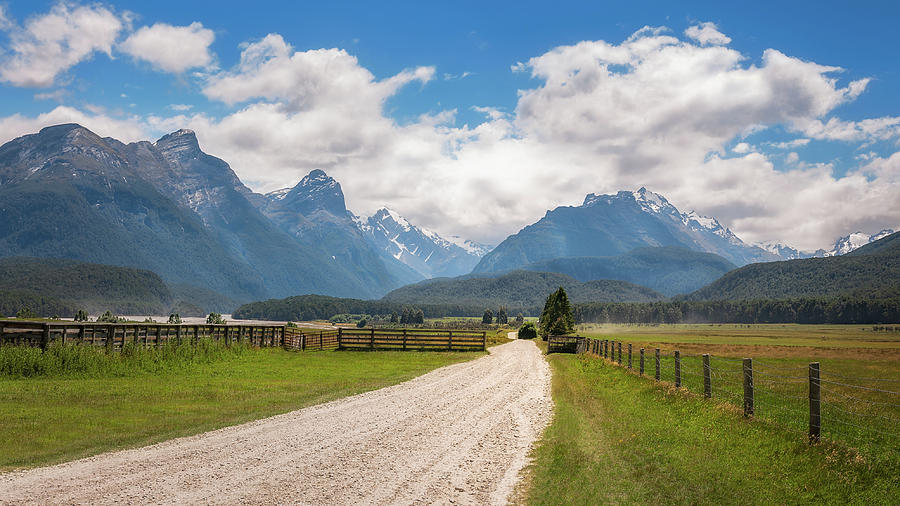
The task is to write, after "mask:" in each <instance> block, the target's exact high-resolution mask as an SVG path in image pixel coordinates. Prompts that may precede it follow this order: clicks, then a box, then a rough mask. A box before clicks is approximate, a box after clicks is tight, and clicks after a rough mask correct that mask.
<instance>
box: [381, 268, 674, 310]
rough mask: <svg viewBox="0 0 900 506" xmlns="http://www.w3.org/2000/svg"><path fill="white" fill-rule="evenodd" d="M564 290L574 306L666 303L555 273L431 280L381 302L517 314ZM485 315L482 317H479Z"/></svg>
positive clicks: (630, 288)
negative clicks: (493, 309) (494, 309)
mask: <svg viewBox="0 0 900 506" xmlns="http://www.w3.org/2000/svg"><path fill="white" fill-rule="evenodd" d="M559 287H563V288H565V289H566V292H567V293H568V294H569V298H570V299H571V300H572V301H574V302H589V301H605V302H652V301H655V300H664V299H665V297H664V296H663V295H662V294H660V293H659V292H656V291H653V290H651V289H649V288H647V287H643V286H638V285H635V284H632V283H629V282H627V281H615V280H595V281H588V282H586V283H581V282H579V281H577V280H576V279H574V278H572V277H571V276H567V275H565V274H557V273H552V272H532V271H512V272H510V273H507V274H503V275H500V276H490V277H486V276H484V275H481V276H478V277H475V276H462V277H459V278H449V279H448V278H441V279H431V280H428V281H423V282H421V283H416V284H414V285H407V286H404V287H402V288H398V289H396V290H394V291H392V292H390V293H388V294H387V295H385V296H384V297H383V298H382V299H381V300H383V301H386V302H394V303H404V304H437V305H447V304H460V305H464V306H475V307H477V306H480V307H481V309H482V311H483V310H484V308H486V307H497V306H501V305H505V306H508V307H510V308H511V309H513V308H514V309H515V310H517V311H518V310H522V309H523V308H533V307H543V305H544V301H545V299H546V298H547V294H549V293H550V292H553V291H555V290H556V289H557V288H559ZM479 314H481V313H479Z"/></svg>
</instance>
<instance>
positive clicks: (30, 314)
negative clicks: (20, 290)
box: [16, 306, 38, 320]
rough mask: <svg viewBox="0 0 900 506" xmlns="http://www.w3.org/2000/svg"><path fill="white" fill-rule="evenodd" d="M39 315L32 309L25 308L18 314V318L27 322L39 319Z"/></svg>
mask: <svg viewBox="0 0 900 506" xmlns="http://www.w3.org/2000/svg"><path fill="white" fill-rule="evenodd" d="M37 317H38V314H37V313H35V312H34V311H32V310H31V308H30V307H27V306H26V307H23V308H22V309H20V310H18V311H17V312H16V318H18V319H20V320H27V319H31V318H37Z"/></svg>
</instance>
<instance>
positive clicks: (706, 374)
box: [703, 353, 712, 399]
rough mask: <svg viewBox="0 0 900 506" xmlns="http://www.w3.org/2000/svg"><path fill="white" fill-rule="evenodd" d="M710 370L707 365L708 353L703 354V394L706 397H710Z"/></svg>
mask: <svg viewBox="0 0 900 506" xmlns="http://www.w3.org/2000/svg"><path fill="white" fill-rule="evenodd" d="M711 373H712V370H711V368H710V367H709V353H704V354H703V395H705V396H706V398H707V399H709V398H710V397H712V380H711V378H710V376H712V374H711Z"/></svg>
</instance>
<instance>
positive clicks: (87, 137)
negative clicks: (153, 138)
mask: <svg viewBox="0 0 900 506" xmlns="http://www.w3.org/2000/svg"><path fill="white" fill-rule="evenodd" d="M313 197H316V196H313ZM312 200H313V201H315V200H316V198H313V199H312ZM265 201H266V198H265V197H263V196H261V195H256V194H254V193H252V192H251V191H250V190H249V189H248V188H247V187H246V186H244V185H243V183H241V181H240V180H239V179H238V177H237V176H236V175H235V174H234V172H233V171H232V170H231V168H230V167H229V166H228V164H227V163H225V162H224V161H222V160H220V159H218V158H216V157H213V156H210V155H208V154H206V153H204V152H203V151H202V150H201V149H200V146H199V143H198V141H197V138H196V136H195V135H194V133H193V132H191V131H188V130H180V131H178V132H174V133H172V134H169V135H166V136H164V137H163V138H161V139H159V140H158V141H157V142H155V143H151V142H146V141H144V142H137V143H132V144H127V145H126V144H123V143H121V142H119V141H117V140H115V139H112V138H106V139H102V138H100V137H98V136H97V135H95V134H94V133H92V132H90V131H89V130H87V129H85V128H83V127H80V126H78V125H74V124H68V125H58V126H54V127H49V128H45V129H43V130H41V131H40V132H39V133H37V134H33V135H26V136H23V137H20V138H18V139H15V140H13V141H10V142H9V143H7V144H5V145H3V146H0V257H2V256H14V255H25V256H39V257H58V258H71V259H76V260H83V261H89V262H96V263H103V264H111V265H121V266H131V267H137V268H143V269H149V270H152V271H153V272H156V273H158V274H159V275H160V276H162V278H163V279H165V280H166V281H167V282H169V283H172V284H173V285H174V284H177V285H191V286H193V287H202V288H204V289H209V290H213V291H214V292H218V293H221V294H224V295H227V296H229V297H231V298H233V299H236V300H242V301H244V300H254V299H260V298H265V297H271V296H286V295H294V294H297V293H323V294H329V295H338V296H357V297H376V296H380V295H382V294H384V293H385V292H387V291H388V290H389V289H391V288H394V287H396V286H400V285H402V284H403V283H406V282H410V281H415V280H418V279H421V278H419V277H418V276H416V275H415V274H414V273H411V272H409V271H408V270H404V269H406V268H405V266H402V265H399V266H397V267H396V270H397V273H385V272H384V271H385V268H384V267H383V266H382V264H381V262H380V261H379V259H378V256H377V254H375V253H373V252H372V251H371V249H372V248H371V247H369V246H367V243H366V240H365V239H364V238H363V237H362V234H361V233H359V232H358V231H356V227H355V224H353V222H352V219H351V218H350V217H348V216H345V217H344V218H343V221H344V223H343V225H344V226H346V228H347V230H350V231H351V232H352V233H355V234H356V236H357V237H355V239H353V240H354V241H355V243H356V244H358V245H361V248H362V249H363V250H365V251H368V254H367V255H359V256H358V257H353V258H351V259H350V260H348V261H347V262H340V261H337V258H338V257H339V256H340V249H339V247H340V246H341V243H342V241H341V240H335V241H331V242H328V241H325V240H322V239H323V238H324V237H325V236H327V235H328V233H330V232H327V230H328V226H329V224H328V223H327V220H324V219H323V220H322V221H323V224H322V226H320V227H319V229H320V230H326V232H325V233H323V234H322V235H321V236H319V237H312V238H310V237H303V238H302V240H298V238H297V237H296V236H294V235H291V234H288V233H287V232H285V231H284V230H282V228H280V227H279V226H278V225H276V224H275V223H274V222H273V221H272V220H270V219H269V218H268V217H266V216H265V215H264V214H263V213H262V211H261V210H260V209H259V208H258V207H257V205H258V204H259V205H262V204H263V203H264V202H265ZM321 205H323V206H325V209H328V207H327V206H328V203H327V202H324V201H323V203H322V204H321ZM341 205H343V204H341ZM344 212H345V214H347V213H346V210H344ZM314 219H317V220H318V219H320V216H318V215H317V216H314ZM339 239H341V238H339ZM350 242H353V241H350ZM350 247H352V245H351V246H350ZM350 256H352V255H350ZM191 291H193V293H199V292H197V290H196V289H191ZM206 298H207V299H208V298H209V297H206Z"/></svg>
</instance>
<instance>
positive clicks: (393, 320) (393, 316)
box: [391, 311, 400, 323]
mask: <svg viewBox="0 0 900 506" xmlns="http://www.w3.org/2000/svg"><path fill="white" fill-rule="evenodd" d="M399 321H400V315H398V314H397V312H396V311H392V312H391V323H398V322H399Z"/></svg>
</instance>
